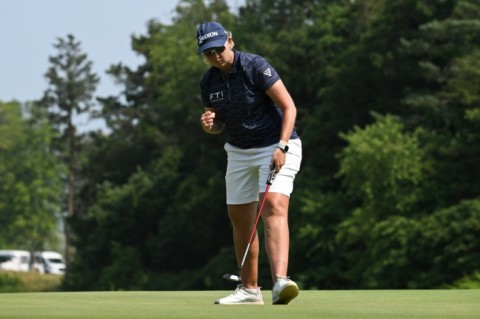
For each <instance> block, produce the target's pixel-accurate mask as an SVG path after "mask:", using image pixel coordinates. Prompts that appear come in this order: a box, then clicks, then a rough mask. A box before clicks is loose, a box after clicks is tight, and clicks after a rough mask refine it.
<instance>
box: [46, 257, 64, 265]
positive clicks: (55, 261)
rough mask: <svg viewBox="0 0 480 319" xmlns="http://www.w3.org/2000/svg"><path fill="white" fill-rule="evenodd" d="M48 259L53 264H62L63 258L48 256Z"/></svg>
mask: <svg viewBox="0 0 480 319" xmlns="http://www.w3.org/2000/svg"><path fill="white" fill-rule="evenodd" d="M48 260H49V261H50V262H51V263H53V264H63V260H61V259H60V258H48Z"/></svg>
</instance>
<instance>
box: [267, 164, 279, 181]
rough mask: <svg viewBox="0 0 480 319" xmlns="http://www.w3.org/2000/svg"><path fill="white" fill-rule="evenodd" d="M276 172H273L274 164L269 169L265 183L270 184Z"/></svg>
mask: <svg viewBox="0 0 480 319" xmlns="http://www.w3.org/2000/svg"><path fill="white" fill-rule="evenodd" d="M276 175H277V174H275V166H274V167H273V168H272V169H271V170H270V174H268V178H267V185H272V183H273V180H274V179H275V176H276Z"/></svg>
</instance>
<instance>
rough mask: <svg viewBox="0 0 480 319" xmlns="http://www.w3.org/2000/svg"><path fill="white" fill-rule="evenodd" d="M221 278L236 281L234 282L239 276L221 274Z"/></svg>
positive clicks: (239, 279) (237, 280)
mask: <svg viewBox="0 0 480 319" xmlns="http://www.w3.org/2000/svg"><path fill="white" fill-rule="evenodd" d="M223 279H226V280H229V281H236V282H239V281H241V278H240V276H237V275H232V274H225V275H223Z"/></svg>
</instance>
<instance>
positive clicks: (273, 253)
mask: <svg viewBox="0 0 480 319" xmlns="http://www.w3.org/2000/svg"><path fill="white" fill-rule="evenodd" d="M288 204H289V197H288V196H286V195H283V194H279V193H268V195H267V200H266V202H265V207H264V211H263V212H262V219H263V222H264V225H265V227H264V229H265V230H264V235H265V246H266V250H267V256H268V259H269V261H270V270H271V273H272V281H273V282H274V283H275V282H276V281H277V277H284V276H287V272H288V255H289V248H290V247H289V246H290V232H289V228H288Z"/></svg>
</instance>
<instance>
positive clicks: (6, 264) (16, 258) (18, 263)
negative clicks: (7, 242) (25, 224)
mask: <svg viewBox="0 0 480 319" xmlns="http://www.w3.org/2000/svg"><path fill="white" fill-rule="evenodd" d="M0 269H3V270H11V271H24V272H26V271H29V270H30V252H28V251H26V250H0Z"/></svg>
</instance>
